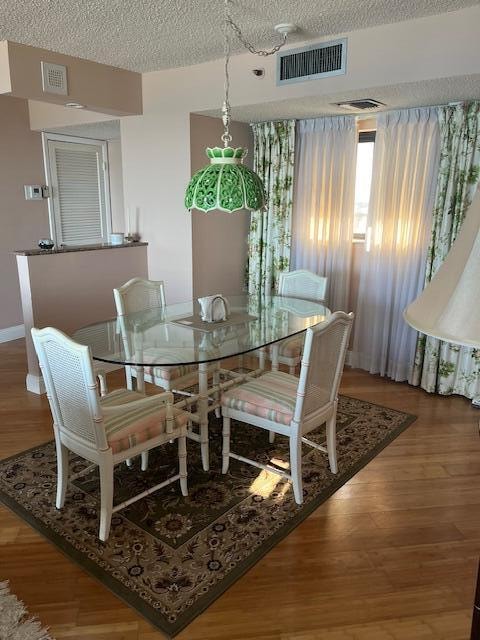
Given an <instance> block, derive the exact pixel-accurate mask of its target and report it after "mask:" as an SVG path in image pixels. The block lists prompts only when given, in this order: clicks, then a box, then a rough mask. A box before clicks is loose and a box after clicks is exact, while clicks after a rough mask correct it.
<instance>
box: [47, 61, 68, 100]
mask: <svg viewBox="0 0 480 640" xmlns="http://www.w3.org/2000/svg"><path fill="white" fill-rule="evenodd" d="M41 66H42V89H43V92H44V93H56V94H58V95H61V96H66V95H68V87H67V67H65V66H64V65H63V64H53V63H52V62H41Z"/></svg>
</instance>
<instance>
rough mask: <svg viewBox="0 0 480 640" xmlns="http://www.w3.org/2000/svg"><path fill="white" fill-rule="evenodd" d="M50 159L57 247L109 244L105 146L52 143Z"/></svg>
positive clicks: (50, 145) (52, 141) (50, 143)
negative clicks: (62, 245) (107, 242)
mask: <svg viewBox="0 0 480 640" xmlns="http://www.w3.org/2000/svg"><path fill="white" fill-rule="evenodd" d="M48 157H49V171H50V179H51V191H52V192H51V197H52V201H51V202H52V209H53V211H52V213H53V216H52V217H53V223H54V231H55V236H56V237H55V240H56V243H57V245H60V244H65V245H82V244H97V243H101V242H106V241H107V240H108V229H107V211H106V197H105V169H106V159H105V158H104V145H103V144H102V143H101V142H99V143H97V144H91V143H90V141H89V143H82V142H61V141H59V140H49V141H48Z"/></svg>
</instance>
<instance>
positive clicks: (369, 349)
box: [350, 108, 440, 381]
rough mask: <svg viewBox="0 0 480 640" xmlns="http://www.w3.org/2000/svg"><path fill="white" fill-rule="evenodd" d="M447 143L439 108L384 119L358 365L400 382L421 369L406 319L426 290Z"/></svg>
mask: <svg viewBox="0 0 480 640" xmlns="http://www.w3.org/2000/svg"><path fill="white" fill-rule="evenodd" d="M439 141H440V134H439V125H438V118H437V110H436V109H435V108H422V109H408V110H402V111H394V112H390V113H385V114H380V115H379V116H378V119H377V136H376V141H375V155H374V163H373V178H372V193H371V196H370V209H369V223H368V224H369V234H367V243H366V252H365V255H364V258H363V262H362V267H361V273H360V285H359V293H358V304H357V313H356V318H355V327H354V342H353V353H352V354H351V355H352V357H351V360H350V363H351V364H352V366H354V367H360V368H362V369H366V370H367V371H369V372H370V373H380V375H382V376H384V375H386V376H388V377H390V378H393V379H394V380H397V381H402V380H407V379H408V378H409V376H410V374H411V370H412V366H413V361H414V354H415V345H416V338H417V334H416V332H415V331H414V330H413V329H411V328H410V327H409V326H408V325H407V324H406V322H405V321H404V319H403V315H402V313H403V310H404V309H405V308H406V307H407V306H408V305H409V303H410V302H412V301H413V300H414V299H415V298H416V297H417V295H418V294H419V293H420V291H421V290H422V289H423V282H424V269H425V259H426V252H427V247H428V243H429V239H430V227H431V222H432V211H433V204H434V193H435V186H436V182H437V174H438V160H439Z"/></svg>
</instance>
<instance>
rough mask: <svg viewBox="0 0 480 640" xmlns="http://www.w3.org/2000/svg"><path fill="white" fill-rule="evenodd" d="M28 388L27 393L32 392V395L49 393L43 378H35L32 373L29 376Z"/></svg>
mask: <svg viewBox="0 0 480 640" xmlns="http://www.w3.org/2000/svg"><path fill="white" fill-rule="evenodd" d="M26 386H27V391H30V392H31V393H36V394H38V395H43V394H44V393H46V392H47V391H46V389H45V384H44V382H43V378H42V376H34V375H33V374H32V373H28V374H27V380H26Z"/></svg>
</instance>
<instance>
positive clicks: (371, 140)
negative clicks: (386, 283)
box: [353, 131, 375, 240]
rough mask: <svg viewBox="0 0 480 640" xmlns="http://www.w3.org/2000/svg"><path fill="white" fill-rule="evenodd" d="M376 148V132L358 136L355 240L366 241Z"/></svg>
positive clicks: (364, 132)
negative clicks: (374, 150)
mask: <svg viewBox="0 0 480 640" xmlns="http://www.w3.org/2000/svg"><path fill="white" fill-rule="evenodd" d="M374 147H375V131H361V132H360V133H359V136H358V146H357V169H356V176H355V209H354V218H353V238H354V240H364V239H365V234H366V232H367V217H368V205H369V202H370V189H371V186H372V168H373V149H374Z"/></svg>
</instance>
